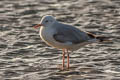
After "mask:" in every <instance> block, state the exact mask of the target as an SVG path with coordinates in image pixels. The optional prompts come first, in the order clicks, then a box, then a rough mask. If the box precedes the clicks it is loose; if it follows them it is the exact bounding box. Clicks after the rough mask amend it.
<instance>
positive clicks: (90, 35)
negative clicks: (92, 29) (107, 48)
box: [87, 32, 111, 42]
mask: <svg viewBox="0 0 120 80" xmlns="http://www.w3.org/2000/svg"><path fill="white" fill-rule="evenodd" d="M87 35H88V36H89V37H90V38H92V39H97V40H98V41H99V42H111V40H110V37H106V36H96V35H94V34H92V33H89V32H87Z"/></svg>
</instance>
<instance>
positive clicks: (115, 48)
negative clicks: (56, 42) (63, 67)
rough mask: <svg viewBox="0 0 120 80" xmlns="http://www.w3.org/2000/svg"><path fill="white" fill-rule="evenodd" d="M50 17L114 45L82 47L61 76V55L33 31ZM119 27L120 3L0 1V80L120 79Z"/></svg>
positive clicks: (108, 0) (102, 0)
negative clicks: (42, 18)
mask: <svg viewBox="0 0 120 80" xmlns="http://www.w3.org/2000/svg"><path fill="white" fill-rule="evenodd" d="M48 14H49V15H53V16H55V17H56V19H57V20H59V21H61V22H65V23H68V24H70V25H74V26H76V27H77V28H79V29H82V30H85V31H89V32H92V33H94V34H96V35H104V36H109V37H110V39H111V40H113V42H107V43H99V44H98V43H95V44H90V45H87V46H85V47H83V48H80V49H79V50H77V51H75V52H73V53H71V54H70V63H71V69H70V70H69V71H60V70H59V69H58V68H57V66H58V65H59V64H61V63H62V54H61V51H60V50H57V49H55V48H52V47H50V46H47V45H46V44H45V43H44V42H43V41H42V40H41V39H40V37H39V34H38V33H39V29H37V30H36V29H34V28H33V26H34V25H35V24H37V23H39V22H40V20H41V17H42V16H44V15H48ZM119 24H120V1H119V0H65V1H64V0H0V80H120V25H119Z"/></svg>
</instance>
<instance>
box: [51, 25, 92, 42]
mask: <svg viewBox="0 0 120 80" xmlns="http://www.w3.org/2000/svg"><path fill="white" fill-rule="evenodd" d="M54 26H56V27H55V29H56V34H54V35H53V37H54V39H55V40H56V41H59V42H62V43H65V42H72V43H74V44H77V43H82V42H85V41H87V40H89V39H90V38H89V36H88V35H87V34H86V33H85V32H83V31H80V30H79V29H77V28H75V27H73V26H70V25H67V24H61V23H57V24H55V25H54Z"/></svg>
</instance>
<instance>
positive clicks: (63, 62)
mask: <svg viewBox="0 0 120 80" xmlns="http://www.w3.org/2000/svg"><path fill="white" fill-rule="evenodd" d="M62 54H63V56H62V60H63V61H62V70H63V69H64V66H65V50H64V49H63V53H62Z"/></svg>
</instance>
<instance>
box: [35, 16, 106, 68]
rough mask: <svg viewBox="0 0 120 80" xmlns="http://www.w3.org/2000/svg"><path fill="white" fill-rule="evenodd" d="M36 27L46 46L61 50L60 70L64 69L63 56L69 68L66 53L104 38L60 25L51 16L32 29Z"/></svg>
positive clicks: (101, 40) (63, 24)
mask: <svg viewBox="0 0 120 80" xmlns="http://www.w3.org/2000/svg"><path fill="white" fill-rule="evenodd" d="M38 27H40V33H39V34H40V37H41V39H42V40H43V41H44V42H45V43H46V44H48V45H49V46H52V47H55V48H57V49H61V50H62V70H63V69H64V67H65V54H66V55H67V69H69V68H70V64H69V63H70V62H69V52H68V51H75V50H78V49H79V48H81V47H83V46H85V45H87V44H91V43H95V42H103V41H104V40H105V37H101V36H96V35H94V34H92V33H89V32H85V31H81V30H80V29H78V28H76V27H74V26H71V25H68V24H65V23H61V22H59V21H57V20H56V19H55V18H54V17H53V16H51V15H46V16H44V17H42V19H41V22H40V24H37V25H35V26H34V28H38Z"/></svg>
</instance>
